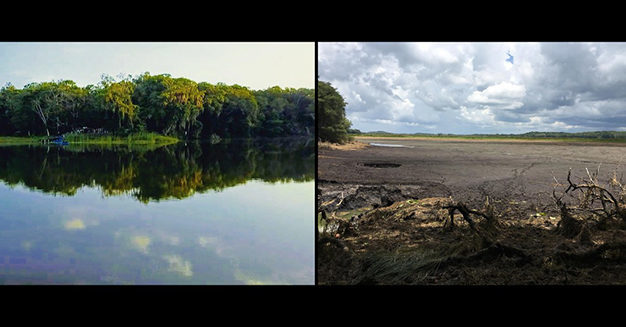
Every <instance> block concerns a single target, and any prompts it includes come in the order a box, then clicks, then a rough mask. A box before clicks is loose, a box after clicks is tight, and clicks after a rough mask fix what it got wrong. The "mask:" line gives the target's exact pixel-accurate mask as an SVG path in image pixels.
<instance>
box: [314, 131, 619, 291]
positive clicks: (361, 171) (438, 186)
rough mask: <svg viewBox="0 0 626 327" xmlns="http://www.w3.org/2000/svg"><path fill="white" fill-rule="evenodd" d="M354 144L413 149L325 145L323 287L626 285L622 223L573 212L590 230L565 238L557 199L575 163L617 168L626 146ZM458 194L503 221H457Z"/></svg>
mask: <svg viewBox="0 0 626 327" xmlns="http://www.w3.org/2000/svg"><path fill="white" fill-rule="evenodd" d="M357 140H358V141H361V142H362V143H365V144H367V143H369V142H372V143H388V144H398V145H404V146H406V147H401V148H398V147H376V146H369V145H365V146H362V147H361V148H360V149H357V150H344V149H341V148H331V147H320V148H319V149H318V156H319V157H318V191H319V194H318V203H319V207H320V210H323V211H324V212H325V213H326V214H327V217H328V219H327V220H326V221H322V222H321V223H320V226H319V228H320V234H319V239H318V251H317V253H318V271H317V277H318V282H319V283H320V284H420V285H422V284H455V285H468V284H469V285H483V284H488V285H502V284H506V285H510V284H538V285H546V284H585V285H588V284H594V285H597V284H600V285H606V284H626V270H625V269H626V265H625V264H626V231H625V230H624V229H623V225H615V226H611V227H606V226H605V227H603V228H598V227H596V225H594V224H592V223H591V222H592V220H593V219H591V218H590V217H587V216H583V215H577V214H575V217H576V219H579V220H580V221H581V222H582V221H585V222H590V223H588V224H583V225H585V226H588V228H587V229H586V230H585V233H583V232H581V233H580V234H579V235H576V236H575V237H565V236H563V233H561V232H560V227H559V223H560V221H561V217H560V213H559V210H558V207H557V206H556V205H555V202H554V199H553V197H552V192H553V190H555V189H556V190H557V193H558V192H559V191H560V192H561V193H562V192H563V189H562V187H561V186H562V185H557V184H556V182H555V181H558V182H560V183H562V182H564V181H565V179H566V176H567V172H568V170H569V169H570V168H571V169H572V175H573V176H578V175H579V176H582V175H584V174H585V172H586V170H585V169H586V168H587V169H589V170H594V171H595V170H596V169H598V167H599V170H600V176H607V177H608V176H609V174H610V173H612V172H617V173H620V174H621V173H622V172H623V171H624V169H623V166H622V162H623V159H624V157H625V155H626V147H620V146H615V145H599V144H588V143H587V144H582V143H581V144H577V143H571V144H565V143H546V142H537V143H535V142H502V141H498V142H485V141H484V140H481V141H479V142H471V141H467V140H463V141H456V140H423V139H404V138H403V139H372V138H368V139H357ZM564 200H566V202H567V203H569V204H570V205H575V204H576V201H577V199H575V198H564ZM458 202H461V203H464V204H466V205H467V207H469V208H472V209H475V210H478V211H482V212H485V211H486V210H487V208H489V207H490V208H492V210H493V212H494V213H495V217H496V218H497V219H496V223H495V224H494V223H488V222H487V221H486V220H485V219H484V218H482V217H478V216H472V219H474V222H476V223H477V227H476V229H477V230H473V229H471V228H470V226H469V224H468V223H467V222H466V221H464V219H463V217H462V216H461V215H460V214H459V212H458V211H457V212H456V214H455V215H454V224H453V226H452V227H451V226H450V216H449V211H448V210H447V209H446V206H449V205H450V204H451V203H458ZM486 204H488V205H489V206H487V205H486ZM582 234H584V235H582ZM484 235H490V236H489V242H485V237H484Z"/></svg>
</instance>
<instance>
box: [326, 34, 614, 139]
mask: <svg viewBox="0 0 626 327" xmlns="http://www.w3.org/2000/svg"><path fill="white" fill-rule="evenodd" d="M318 48H319V54H318V65H319V67H318V69H319V78H320V80H323V81H327V82H330V83H331V84H332V85H333V86H334V87H336V88H337V89H338V91H339V92H340V93H341V95H342V96H343V97H344V99H345V100H346V102H348V105H347V107H346V114H347V117H348V119H350V120H351V121H352V126H353V128H357V129H360V130H361V131H363V132H365V131H377V130H384V131H390V132H401V133H416V132H426V133H460V134H471V133H524V132H529V131H563V132H577V131H594V130H626V43H495V42H492V43H470V42H468V43H450V42H446V43H422V42H418V43H397V42H394V43H380V42H372V43H319V46H318Z"/></svg>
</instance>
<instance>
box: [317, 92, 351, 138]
mask: <svg viewBox="0 0 626 327" xmlns="http://www.w3.org/2000/svg"><path fill="white" fill-rule="evenodd" d="M317 92H318V93H317V94H318V98H317V101H318V107H317V109H318V118H319V121H318V132H319V139H320V140H321V141H328V142H333V143H345V142H346V141H347V140H348V133H347V130H348V128H349V127H350V121H349V120H348V119H347V118H346V111H345V106H346V102H345V101H344V99H343V97H342V96H341V94H339V92H337V90H336V89H335V88H334V87H333V86H332V85H331V84H330V83H328V82H323V81H318V82H317Z"/></svg>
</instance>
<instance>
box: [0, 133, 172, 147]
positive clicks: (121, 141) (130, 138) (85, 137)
mask: <svg viewBox="0 0 626 327" xmlns="http://www.w3.org/2000/svg"><path fill="white" fill-rule="evenodd" d="M46 138H47V137H46V136H30V137H19V136H0V145H36V144H42V143H41V141H42V140H43V139H46ZM65 140H66V141H67V142H69V143H70V145H71V144H94V145H125V144H128V145H151V144H159V145H166V144H174V143H177V142H179V141H180V140H179V139H177V138H175V137H171V136H164V135H160V134H156V133H134V134H129V135H127V136H122V135H89V134H66V135H65Z"/></svg>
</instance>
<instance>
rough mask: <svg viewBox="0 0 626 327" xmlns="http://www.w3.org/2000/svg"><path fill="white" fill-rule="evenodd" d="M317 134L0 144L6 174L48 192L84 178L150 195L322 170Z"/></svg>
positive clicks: (65, 189)
mask: <svg viewBox="0 0 626 327" xmlns="http://www.w3.org/2000/svg"><path fill="white" fill-rule="evenodd" d="M314 146H315V145H314V142H312V141H310V140H309V141H307V140H306V139H304V140H303V139H294V138H288V139H248V140H233V141H231V142H229V143H224V144H216V145H211V144H209V143H200V142H196V143H186V144H185V143H179V144H176V145H170V146H164V147H161V148H157V149H145V148H144V149H141V148H133V147H131V148H128V147H117V148H97V149H96V148H73V147H66V148H59V147H43V146H19V147H18V146H11V147H0V180H2V181H4V182H5V183H7V184H9V185H17V184H22V185H25V186H26V187H28V188H30V189H36V190H40V191H43V192H46V193H54V194H64V195H74V194H75V193H76V191H77V190H78V189H79V188H81V187H83V186H90V187H95V186H97V187H99V188H100V189H101V190H102V193H103V194H104V195H106V196H113V195H119V194H132V195H133V196H134V197H135V198H136V199H138V200H140V201H142V202H148V201H151V200H160V199H168V198H178V199H182V198H185V197H188V196H191V195H192V194H194V193H196V192H200V193H202V192H205V191H208V190H218V191H220V190H223V189H225V188H228V187H232V186H235V185H238V184H242V183H245V182H246V181H248V180H251V179H257V180H262V181H265V182H272V183H275V182H294V181H295V182H305V181H311V180H313V178H314V174H315V151H314Z"/></svg>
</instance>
